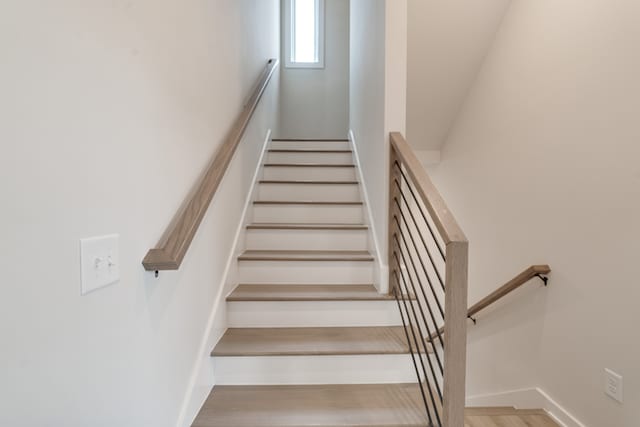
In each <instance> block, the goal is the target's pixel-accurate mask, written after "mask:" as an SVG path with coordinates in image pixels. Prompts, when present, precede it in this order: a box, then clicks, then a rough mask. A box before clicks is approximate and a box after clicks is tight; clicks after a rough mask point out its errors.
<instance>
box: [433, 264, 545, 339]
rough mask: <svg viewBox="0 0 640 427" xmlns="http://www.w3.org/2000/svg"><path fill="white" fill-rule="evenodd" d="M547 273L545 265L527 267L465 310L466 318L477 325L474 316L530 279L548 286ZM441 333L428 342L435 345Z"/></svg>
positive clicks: (441, 329) (441, 330)
mask: <svg viewBox="0 0 640 427" xmlns="http://www.w3.org/2000/svg"><path fill="white" fill-rule="evenodd" d="M549 273H551V267H549V266H548V265H546V264H544V265H532V266H530V267H528V268H527V269H525V270H524V271H523V272H522V273H520V274H518V275H517V276H515V277H514V278H513V279H511V280H509V281H508V282H507V283H505V284H504V285H502V286H501V287H499V288H498V289H496V290H495V291H493V292H491V293H490V294H489V295H487V296H486V297H484V298H482V299H481V300H480V301H478V302H477V303H475V304H473V305H472V306H471V307H469V310H467V317H468V318H469V319H470V320H471V321H473V323H474V325H475V324H477V323H478V321H477V319H476V318H475V317H474V316H475V315H476V314H478V313H479V312H481V311H482V310H484V309H486V308H487V307H489V306H491V305H493V304H495V303H497V302H498V301H500V300H501V299H502V298H504V297H506V296H507V295H509V294H510V293H512V292H513V291H515V290H516V289H519V288H520V287H522V286H523V285H525V284H526V283H528V282H529V281H530V280H532V279H535V278H538V279H540V280H541V281H542V282H543V283H544V286H545V287H546V286H547V285H548V284H549V277H548V276H547V275H548V274H549ZM443 331H444V328H440V329H439V330H438V331H436V332H435V333H433V334H432V335H431V339H430V340H429V341H430V342H431V344H434V345H435V344H437V338H438V336H439V334H442V333H443Z"/></svg>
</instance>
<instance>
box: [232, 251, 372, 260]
mask: <svg viewBox="0 0 640 427" xmlns="http://www.w3.org/2000/svg"><path fill="white" fill-rule="evenodd" d="M238 261H373V256H371V254H370V253H369V252H368V251H245V252H244V253H243V254H242V255H240V256H239V257H238Z"/></svg>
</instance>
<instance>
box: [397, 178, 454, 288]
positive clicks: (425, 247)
mask: <svg viewBox="0 0 640 427" xmlns="http://www.w3.org/2000/svg"><path fill="white" fill-rule="evenodd" d="M393 181H394V183H395V184H396V186H397V187H398V189H399V191H400V195H401V196H402V200H404V203H405V205H407V212H409V215H410V216H411V219H412V220H413V225H414V227H415V228H416V230H417V231H418V236H420V240H422V245H423V246H424V249H425V251H426V252H427V256H428V257H429V261H431V265H432V266H433V270H434V271H435V272H436V276H438V281H439V282H440V287H442V290H444V280H443V279H442V275H441V274H440V270H438V266H437V265H436V263H435V261H434V260H433V257H432V256H431V251H430V250H429V247H428V246H427V242H426V241H425V240H424V236H423V235H422V233H421V232H420V227H419V226H418V221H417V220H416V217H415V216H414V215H413V212H412V211H411V208H410V207H409V202H408V201H407V198H406V196H405V195H404V192H403V191H402V188H401V187H400V183H399V182H398V180H397V179H394V180H393ZM396 204H397V205H398V207H399V208H400V213H401V214H402V219H403V220H404V223H405V225H406V226H407V229H409V222H408V221H407V220H406V218H405V217H404V214H403V213H402V208H401V207H400V203H399V201H398V200H396ZM418 210H419V211H420V212H422V209H420V206H418ZM409 236H411V240H413V236H412V235H411V234H409ZM434 241H435V239H434ZM435 243H436V245H437V241H435ZM413 245H414V246H415V247H416V251H417V248H418V246H417V245H416V244H415V242H414V243H413ZM423 268H424V266H423Z"/></svg>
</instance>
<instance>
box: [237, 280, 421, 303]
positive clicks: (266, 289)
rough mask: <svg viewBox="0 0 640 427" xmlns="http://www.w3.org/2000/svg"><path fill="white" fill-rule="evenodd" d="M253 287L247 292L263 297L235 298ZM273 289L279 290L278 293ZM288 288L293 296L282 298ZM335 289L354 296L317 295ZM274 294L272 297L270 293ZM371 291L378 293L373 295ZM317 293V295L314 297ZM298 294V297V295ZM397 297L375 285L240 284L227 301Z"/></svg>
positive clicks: (407, 296) (413, 298)
mask: <svg viewBox="0 0 640 427" xmlns="http://www.w3.org/2000/svg"><path fill="white" fill-rule="evenodd" d="M247 287H251V288H254V289H253V290H252V291H245V292H249V293H251V292H253V293H254V294H259V293H261V291H259V290H258V289H261V288H262V289H263V290H262V295H260V296H241V295H240V296H234V294H237V293H241V292H242V290H243V288H247ZM273 288H277V290H276V291H274V290H273ZM286 288H290V289H292V290H291V294H290V296H282V294H283V293H284V292H285V289H286ZM329 288H335V289H336V290H345V289H347V290H348V291H349V292H350V293H351V294H352V295H343V294H340V293H337V294H336V296H333V297H332V296H329V295H325V296H318V295H317V294H322V293H328V292H329V291H327V289H329ZM354 288H367V291H369V292H363V296H357V292H358V291H357V290H355V289H354ZM270 291H271V293H272V295H271V296H270V295H269V293H270ZM304 291H308V293H307V295H306V296H305V295H304ZM371 291H373V292H376V293H371ZM313 293H315V294H316V295H312V294H313ZM296 294H297V295H296ZM276 295H278V296H276ZM404 297H405V298H407V299H411V300H415V299H416V298H415V295H413V294H411V295H405V296H404ZM394 300H395V297H394V296H393V295H391V294H380V293H377V289H376V288H375V286H374V285H373V284H343V285H322V284H318V285H314V284H306V285H296V284H256V283H240V284H238V285H237V286H236V287H235V289H234V290H233V291H232V292H231V293H230V294H229V295H228V296H227V298H226V301H228V302H314V301H319V302H329V301H331V302H341V301H394Z"/></svg>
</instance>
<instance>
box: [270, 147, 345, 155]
mask: <svg viewBox="0 0 640 427" xmlns="http://www.w3.org/2000/svg"><path fill="white" fill-rule="evenodd" d="M268 151H269V153H305V154H306V153H312V154H315V153H320V154H324V153H329V154H351V153H353V151H351V150H348V149H345V150H335V149H330V150H321V149H317V148H271V149H269V150H268Z"/></svg>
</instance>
